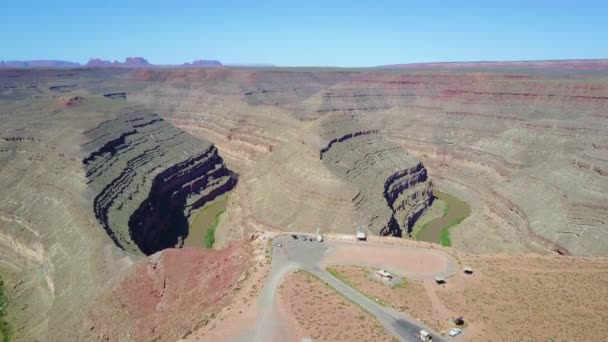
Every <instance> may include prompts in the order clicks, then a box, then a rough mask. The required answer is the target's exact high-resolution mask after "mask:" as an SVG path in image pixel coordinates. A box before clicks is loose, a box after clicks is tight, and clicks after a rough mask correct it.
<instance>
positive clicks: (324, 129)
mask: <svg viewBox="0 0 608 342" xmlns="http://www.w3.org/2000/svg"><path fill="white" fill-rule="evenodd" d="M320 136H321V137H322V138H323V139H325V140H326V141H327V142H326V143H325V144H324V147H322V148H321V150H320V158H321V159H322V160H323V164H324V165H325V166H326V167H327V168H328V169H329V170H331V171H332V172H334V173H336V174H337V175H338V176H339V177H340V178H342V179H345V180H346V181H347V182H348V183H351V184H353V185H354V186H355V187H356V188H357V189H358V193H357V195H356V196H355V197H354V198H353V199H352V201H353V202H354V205H355V208H357V211H358V212H359V214H360V215H361V218H362V221H363V222H364V227H363V228H365V229H366V230H367V231H369V232H371V233H373V234H376V235H393V236H402V234H403V232H405V233H406V234H408V235H409V233H411V230H412V228H413V226H414V223H415V222H416V219H417V218H418V217H419V216H420V215H422V214H423V213H424V211H425V210H426V208H427V207H428V206H429V205H430V204H431V203H432V200H433V195H432V185H431V182H430V180H429V179H428V177H427V172H426V169H425V168H424V166H423V165H422V164H421V163H420V162H419V161H418V160H416V159H415V158H414V157H413V156H411V155H409V154H408V153H407V152H406V151H405V150H404V149H402V148H400V147H399V146H397V145H394V144H392V143H390V142H388V141H385V140H384V139H383V138H382V137H381V136H380V135H379V134H378V131H376V130H364V129H362V128H361V127H360V125H359V124H358V123H357V122H356V121H355V120H354V119H353V118H352V116H350V115H348V114H342V115H339V114H335V113H334V114H332V115H331V116H326V117H324V118H323V119H322V123H321V133H320Z"/></svg>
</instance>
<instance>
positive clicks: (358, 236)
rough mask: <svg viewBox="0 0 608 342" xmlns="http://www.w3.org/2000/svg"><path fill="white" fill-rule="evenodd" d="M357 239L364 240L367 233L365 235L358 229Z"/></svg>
mask: <svg viewBox="0 0 608 342" xmlns="http://www.w3.org/2000/svg"><path fill="white" fill-rule="evenodd" d="M357 240H359V241H365V240H367V235H365V232H363V231H358V232H357Z"/></svg>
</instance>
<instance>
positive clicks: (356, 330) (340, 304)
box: [279, 271, 393, 341]
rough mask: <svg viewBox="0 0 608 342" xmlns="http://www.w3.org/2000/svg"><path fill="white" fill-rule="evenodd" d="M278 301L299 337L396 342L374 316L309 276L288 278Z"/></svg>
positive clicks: (296, 275)
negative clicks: (295, 326)
mask: <svg viewBox="0 0 608 342" xmlns="http://www.w3.org/2000/svg"><path fill="white" fill-rule="evenodd" d="M279 297H280V302H281V303H282V305H284V307H285V309H286V311H287V312H289V313H290V314H291V315H292V316H293V318H294V319H295V321H296V322H297V325H298V330H301V331H300V332H299V334H298V335H303V336H307V337H310V338H312V339H313V340H314V341H393V337H392V336H391V335H390V334H389V333H388V332H387V331H386V330H385V329H384V327H382V325H380V323H378V321H376V319H375V318H374V317H373V316H371V315H370V314H368V313H367V312H365V311H363V310H362V309H361V308H359V307H358V306H356V305H354V304H353V303H351V302H350V301H348V300H347V299H345V298H343V297H342V296H341V295H339V294H338V293H337V292H336V291H335V290H334V289H333V288H331V287H330V286H328V285H327V284H325V283H324V282H322V281H320V280H319V279H318V278H317V277H315V276H313V275H311V274H309V273H306V272H302V271H300V272H296V273H292V274H290V275H288V276H287V277H286V278H285V280H284V281H283V283H282V285H281V287H280V289H279Z"/></svg>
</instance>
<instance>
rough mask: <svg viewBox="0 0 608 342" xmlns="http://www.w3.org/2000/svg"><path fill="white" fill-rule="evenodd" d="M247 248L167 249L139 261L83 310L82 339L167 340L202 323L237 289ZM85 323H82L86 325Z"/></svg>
mask: <svg viewBox="0 0 608 342" xmlns="http://www.w3.org/2000/svg"><path fill="white" fill-rule="evenodd" d="M250 258H251V250H250V246H249V245H246V244H245V243H244V242H242V241H239V242H236V243H234V244H232V245H231V246H230V247H228V248H226V249H224V250H221V251H214V250H204V249H196V248H184V249H167V250H163V251H162V252H159V253H156V254H154V255H152V256H150V257H148V258H146V259H143V260H141V261H139V262H138V263H137V264H135V265H134V266H133V269H132V271H131V272H130V273H129V274H128V275H127V276H126V277H125V278H124V279H123V280H122V281H120V282H119V283H118V284H117V285H116V286H115V287H114V288H113V289H112V290H111V291H109V292H108V293H107V294H106V295H103V296H101V297H100V299H99V300H98V301H97V302H96V303H93V305H91V306H90V307H89V310H88V316H89V319H90V327H88V330H89V336H86V339H87V340H91V339H95V340H105V341H117V340H130V341H157V340H158V341H169V340H176V339H179V338H183V337H186V336H188V335H190V334H191V333H192V332H193V331H196V330H197V329H198V328H201V327H203V326H205V325H206V324H208V323H209V322H210V321H211V320H213V318H215V315H216V314H217V312H219V310H220V309H221V308H222V307H224V306H225V305H226V304H227V303H228V302H229V300H230V299H231V298H232V296H233V295H234V294H235V293H236V290H238V288H237V287H238V284H237V283H238V281H237V279H242V278H239V277H240V276H241V275H242V274H243V273H244V272H245V271H246V270H247V268H248V266H249V263H248V262H247V261H248V260H250ZM87 324H88V323H87Z"/></svg>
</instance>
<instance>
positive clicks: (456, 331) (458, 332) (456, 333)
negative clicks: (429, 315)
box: [450, 328, 462, 336]
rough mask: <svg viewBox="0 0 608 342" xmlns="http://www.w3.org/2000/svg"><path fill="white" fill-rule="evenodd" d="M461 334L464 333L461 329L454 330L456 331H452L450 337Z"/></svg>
mask: <svg viewBox="0 0 608 342" xmlns="http://www.w3.org/2000/svg"><path fill="white" fill-rule="evenodd" d="M461 332H462V330H461V329H458V328H454V329H452V330H450V336H456V335H458V334H460V333H461Z"/></svg>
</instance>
